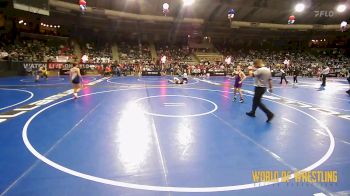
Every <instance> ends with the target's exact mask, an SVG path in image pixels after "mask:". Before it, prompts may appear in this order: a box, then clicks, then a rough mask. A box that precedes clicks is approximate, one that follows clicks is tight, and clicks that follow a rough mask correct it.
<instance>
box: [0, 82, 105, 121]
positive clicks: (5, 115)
mask: <svg viewBox="0 0 350 196" xmlns="http://www.w3.org/2000/svg"><path fill="white" fill-rule="evenodd" d="M107 79H108V78H106V77H104V78H101V79H98V80H94V81H92V82H90V83H88V84H85V85H86V86H93V85H96V84H98V83H100V82H102V81H104V80H107ZM72 93H73V91H72V90H67V91H64V92H62V93H58V94H56V95H52V96H50V97H46V98H44V99H41V100H38V101H35V102H33V103H30V104H28V105H25V106H21V107H19V108H15V109H13V110H11V111H7V112H3V113H0V118H3V119H5V120H4V121H0V123H2V122H5V121H6V120H9V119H11V118H14V117H17V116H19V115H22V114H24V113H26V112H27V111H31V110H34V109H36V108H38V107H41V106H44V105H47V104H49V103H52V102H54V101H56V100H58V99H61V98H63V97H65V96H68V95H70V94H72Z"/></svg>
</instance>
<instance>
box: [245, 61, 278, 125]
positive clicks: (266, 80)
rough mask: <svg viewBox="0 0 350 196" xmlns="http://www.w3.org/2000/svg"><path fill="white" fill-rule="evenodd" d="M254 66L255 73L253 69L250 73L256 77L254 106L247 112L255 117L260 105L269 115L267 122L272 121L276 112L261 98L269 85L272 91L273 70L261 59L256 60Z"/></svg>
mask: <svg viewBox="0 0 350 196" xmlns="http://www.w3.org/2000/svg"><path fill="white" fill-rule="evenodd" d="M254 67H255V68H256V70H255V71H254V73H253V72H252V71H249V75H251V76H252V77H254V78H255V82H254V86H255V92H254V98H253V106H252V110H251V111H250V112H247V113H246V114H247V115H248V116H250V117H255V111H256V109H257V108H258V107H259V108H260V109H261V110H262V111H263V112H264V113H265V114H266V116H267V121H266V122H270V121H271V120H272V119H273V117H274V114H273V113H272V112H271V111H270V110H269V109H267V107H266V106H265V105H264V104H263V103H261V98H262V96H263V95H264V93H265V92H266V88H267V87H269V90H270V92H272V79H271V71H270V69H268V68H266V67H265V65H264V63H263V61H262V60H260V59H258V60H256V61H255V62H254Z"/></svg>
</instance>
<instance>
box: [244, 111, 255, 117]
mask: <svg viewBox="0 0 350 196" xmlns="http://www.w3.org/2000/svg"><path fill="white" fill-rule="evenodd" d="M245 114H246V115H247V116H250V117H255V114H254V113H253V112H247V113H245Z"/></svg>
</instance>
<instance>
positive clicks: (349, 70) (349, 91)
mask: <svg viewBox="0 0 350 196" xmlns="http://www.w3.org/2000/svg"><path fill="white" fill-rule="evenodd" d="M347 76H348V78H347V80H348V83H349V90H348V91H346V93H347V94H348V95H350V67H348V75H347Z"/></svg>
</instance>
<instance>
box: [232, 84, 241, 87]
mask: <svg viewBox="0 0 350 196" xmlns="http://www.w3.org/2000/svg"><path fill="white" fill-rule="evenodd" d="M233 87H234V88H242V83H241V84H240V83H235V85H233Z"/></svg>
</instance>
